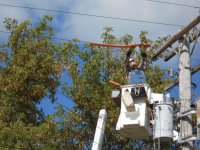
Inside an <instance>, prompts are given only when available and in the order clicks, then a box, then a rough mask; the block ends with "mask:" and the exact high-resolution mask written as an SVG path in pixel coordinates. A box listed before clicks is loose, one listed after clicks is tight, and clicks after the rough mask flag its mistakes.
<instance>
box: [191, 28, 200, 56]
mask: <svg viewBox="0 0 200 150" xmlns="http://www.w3.org/2000/svg"><path fill="white" fill-rule="evenodd" d="M196 32H197V31H196ZM198 34H199V32H197V34H196V37H197V38H196V40H195V42H194V45H193V47H192V50H191V53H190V56H192V54H193V52H194V49H195V46H196V44H197V41H198V38H199V36H198Z"/></svg>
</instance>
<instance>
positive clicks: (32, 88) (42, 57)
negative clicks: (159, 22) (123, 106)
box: [0, 16, 170, 150]
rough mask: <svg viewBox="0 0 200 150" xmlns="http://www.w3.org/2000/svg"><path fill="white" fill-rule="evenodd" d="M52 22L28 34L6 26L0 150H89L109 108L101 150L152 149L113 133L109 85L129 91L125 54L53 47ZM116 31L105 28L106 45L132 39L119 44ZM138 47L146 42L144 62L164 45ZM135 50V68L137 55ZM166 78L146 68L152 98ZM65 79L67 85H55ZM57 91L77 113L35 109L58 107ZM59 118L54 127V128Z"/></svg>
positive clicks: (74, 44) (26, 26)
mask: <svg viewBox="0 0 200 150" xmlns="http://www.w3.org/2000/svg"><path fill="white" fill-rule="evenodd" d="M51 20H52V18H51V17H49V16H46V17H44V18H43V19H41V21H40V23H39V24H38V25H37V26H36V27H33V25H32V24H31V22H30V21H24V22H23V23H21V24H19V23H18V22H17V21H16V20H12V19H6V20H5V27H6V29H8V30H9V31H10V32H11V35H10V36H9V39H8V43H6V44H2V45H1V57H0V60H1V62H4V64H3V65H2V67H1V69H0V72H1V74H0V80H1V89H0V94H1V101H0V108H1V109H0V127H1V129H0V147H2V148H3V149H74V150H76V149H90V148H91V145H92V141H93V137H94V131H95V128H96V122H97V119H98V113H99V110H100V109H102V108H106V110H107V111H108V121H107V125H106V134H105V139H104V144H103V149H132V148H134V149H151V147H152V141H150V140H149V139H147V140H143V141H141V140H133V139H125V138H122V137H120V135H119V134H118V133H117V132H116V131H115V126H116V123H117V119H118V117H119V108H117V107H116V105H115V103H114V102H113V100H112V99H111V90H112V89H114V88H119V87H116V86H114V85H111V84H109V83H108V81H109V80H113V81H116V82H119V83H121V84H126V83H127V79H126V75H125V67H124V58H125V52H126V50H125V49H111V48H106V47H97V46H91V45H88V44H85V45H81V44H78V42H79V41H78V40H77V39H74V40H73V41H71V42H67V43H64V44H60V43H58V44H55V43H54V42H52V40H51V37H52V36H53V35H54V33H53V29H52V27H51V26H49V24H48V22H49V21H51ZM112 31H113V29H112V28H111V27H106V28H105V29H104V33H103V34H102V41H103V42H104V43H114V44H129V43H132V42H133V36H132V35H129V34H127V35H125V36H123V37H121V38H119V39H118V38H116V36H115V35H113V34H112ZM140 39H141V42H150V43H151V44H152V48H150V49H148V50H147V55H148V57H151V55H152V52H153V51H154V49H156V48H157V47H158V46H159V44H160V43H162V41H163V39H161V38H160V39H159V40H158V41H155V42H153V41H151V40H149V39H148V38H147V32H141V35H140ZM144 50H145V49H143V48H142V47H141V48H140V49H134V53H133V54H134V55H135V56H136V57H137V59H138V62H140V61H141V56H140V52H141V51H144ZM164 72H165V71H163V70H162V69H161V68H159V67H158V66H152V61H151V60H150V59H149V60H148V70H147V71H146V72H145V73H146V75H147V81H148V83H149V84H150V85H151V86H152V88H153V90H154V92H163V88H164V86H165V85H166V84H168V83H169V82H170V80H168V79H164ZM63 73H64V74H65V76H64V77H65V81H66V82H65V83H61V81H60V77H61V75H62V74H63ZM57 87H62V89H63V91H64V92H65V94H66V95H67V96H68V97H69V98H70V99H72V100H73V101H74V102H75V103H76V105H75V106H74V107H73V108H72V109H71V111H68V110H67V111H65V110H63V108H62V107H58V111H57V113H55V114H54V115H53V116H51V117H45V116H44V115H43V112H42V110H39V109H38V108H37V107H36V105H37V104H39V103H40V102H41V100H42V99H43V98H44V97H49V98H50V99H51V100H52V102H54V101H55V100H56V99H55V93H56V88H57ZM54 118H57V119H56V120H57V121H56V122H55V121H54V120H55V119H54Z"/></svg>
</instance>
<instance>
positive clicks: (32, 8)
mask: <svg viewBox="0 0 200 150" xmlns="http://www.w3.org/2000/svg"><path fill="white" fill-rule="evenodd" d="M0 6H4V7H12V8H21V9H31V10H38V11H47V12H54V13H62V14H71V15H79V16H87V17H96V18H105V19H113V20H122V21H132V22H142V23H149V24H157V25H165V26H173V27H183V25H180V24H171V23H164V22H155V21H148V20H139V19H130V18H120V17H112V16H103V15H96V14H87V13H78V12H71V11H62V10H53V9H46V8H37V7H29V6H21V5H11V4H3V3H0Z"/></svg>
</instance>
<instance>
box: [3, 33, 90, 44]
mask: <svg viewBox="0 0 200 150" xmlns="http://www.w3.org/2000/svg"><path fill="white" fill-rule="evenodd" d="M0 33H5V34H11V33H12V32H9V31H3V30H0ZM40 37H46V36H40ZM50 39H53V40H59V41H73V39H71V40H70V39H67V38H59V37H50ZM78 42H81V43H90V42H86V41H81V40H79V41H78Z"/></svg>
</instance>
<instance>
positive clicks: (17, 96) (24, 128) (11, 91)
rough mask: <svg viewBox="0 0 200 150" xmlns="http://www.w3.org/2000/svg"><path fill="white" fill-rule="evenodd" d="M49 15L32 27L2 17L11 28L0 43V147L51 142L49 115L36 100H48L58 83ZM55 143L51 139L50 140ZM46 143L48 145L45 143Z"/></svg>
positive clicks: (33, 146)
mask: <svg viewBox="0 0 200 150" xmlns="http://www.w3.org/2000/svg"><path fill="white" fill-rule="evenodd" d="M51 20H52V18H51V17H49V16H46V17H44V18H43V19H41V21H40V23H39V24H38V25H37V26H36V27H32V24H31V22H30V21H24V22H22V23H20V24H19V23H18V21H17V20H12V19H5V22H4V23H5V28H6V29H7V30H8V31H10V32H11V34H10V36H9V39H8V42H7V43H4V44H1V63H2V66H1V68H0V83H1V84H0V87H1V88H0V97H1V101H0V126H1V129H0V147H2V148H3V149H6V148H7V149H37V148H38V147H45V146H46V145H48V144H47V143H51V144H53V142H52V141H53V140H51V139H52V137H49V136H50V135H51V130H49V128H50V126H51V124H52V123H51V122H52V119H47V118H45V116H44V114H43V112H42V110H39V109H38V108H37V106H36V105H37V104H39V103H40V102H41V100H42V99H43V98H44V97H49V98H50V99H51V100H52V101H54V100H55V98H54V96H55V93H56V91H55V90H56V88H57V87H58V86H59V84H60V82H59V78H60V74H61V71H62V70H61V68H60V64H59V60H58V57H57V51H58V50H59V47H60V46H59V44H54V43H53V42H52V40H51V37H52V35H53V30H52V28H51V27H50V26H49V25H48V22H49V21H51ZM54 143H55V141H54ZM49 146H50V145H49Z"/></svg>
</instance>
